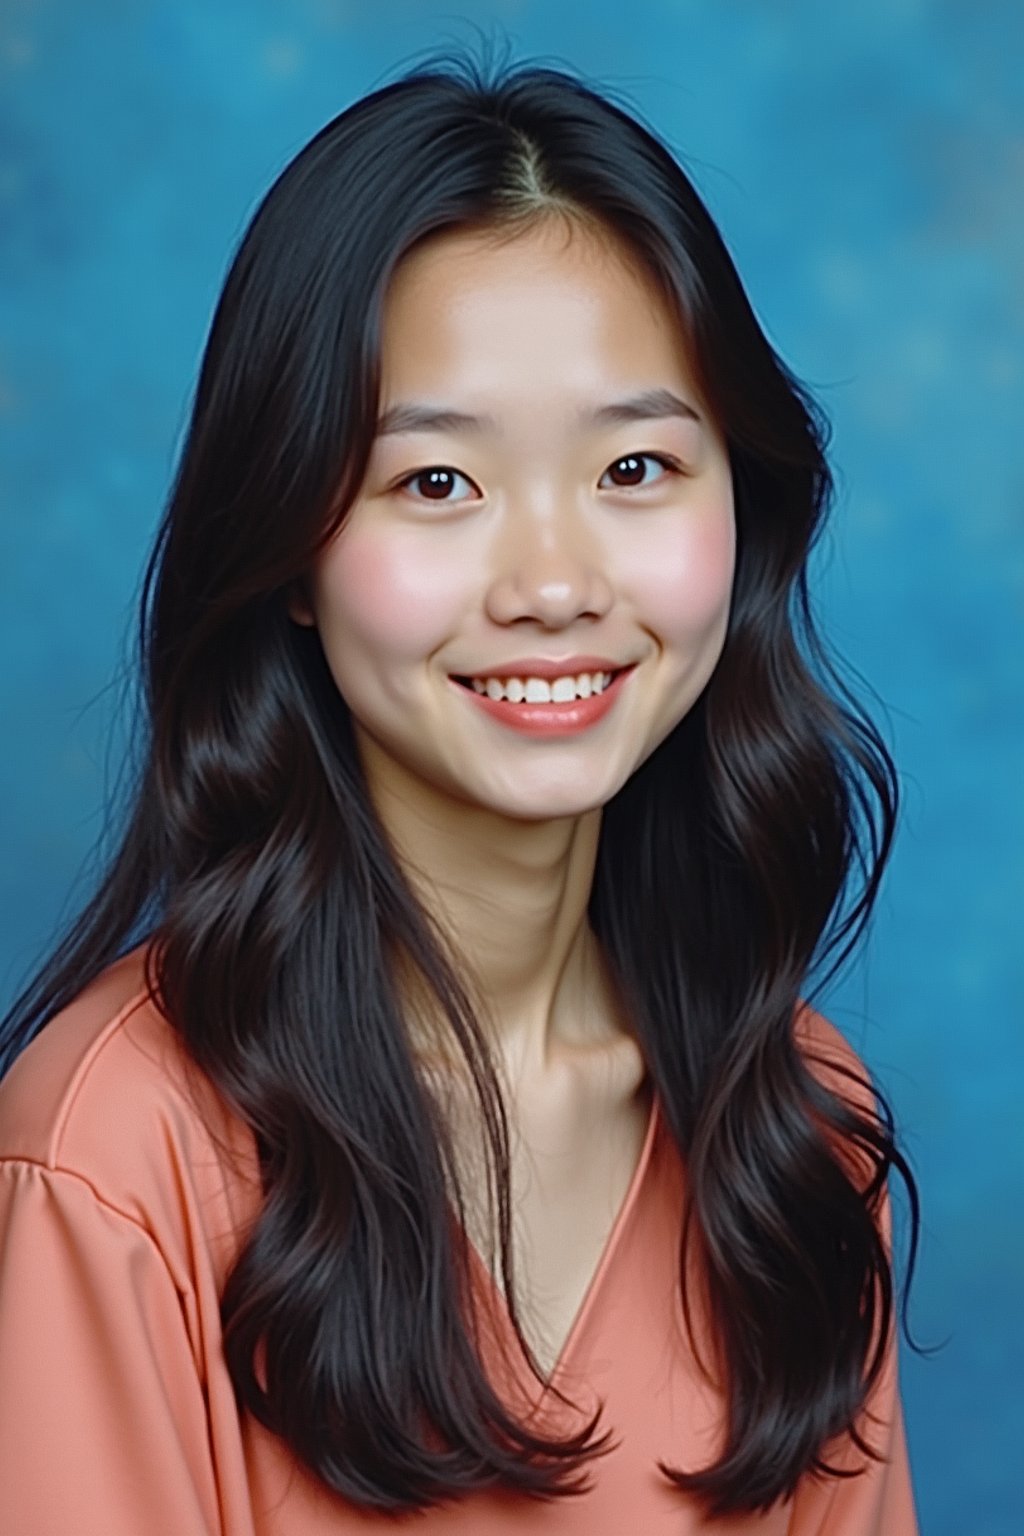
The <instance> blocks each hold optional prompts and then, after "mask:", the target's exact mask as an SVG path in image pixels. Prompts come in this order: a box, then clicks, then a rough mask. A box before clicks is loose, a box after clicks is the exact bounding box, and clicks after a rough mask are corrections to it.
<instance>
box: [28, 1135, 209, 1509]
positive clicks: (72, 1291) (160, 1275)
mask: <svg viewBox="0 0 1024 1536" xmlns="http://www.w3.org/2000/svg"><path fill="white" fill-rule="evenodd" d="M0 1530H3V1531H11V1532H14V1531H18V1532H23V1533H25V1536H29V1533H31V1536H68V1533H69V1532H72V1531H73V1532H74V1533H75V1536H139V1533H140V1532H143V1531H144V1532H145V1533H146V1536H172V1533H173V1536H182V1533H183V1532H186V1531H187V1532H189V1533H190V1536H214V1533H218V1536H219V1533H220V1531H221V1525H220V1520H219V1518H218V1514H217V1495H216V1483H215V1478H214V1473H213V1467H212V1463H211V1458H210V1451H209V1435H208V1428H207V1422H206V1412H205V1399H204V1393H203V1385H202V1382H201V1380H200V1377H199V1372H198V1371H197V1368H196V1364H195V1359H194V1356H193V1352H192V1347H191V1344H190V1340H189V1334H188V1326H187V1318H186V1313H185V1309H184V1306H183V1298H182V1295H181V1293H180V1292H179V1289H178V1287H177V1286H176V1284H175V1282H174V1279H173V1277H172V1275H171V1272H170V1270H169V1269H168V1267H167V1264H166V1262H165V1260H164V1257H163V1255H162V1254H161V1252H160V1250H159V1248H158V1246H157V1244H156V1243H155V1241H154V1239H153V1237H152V1236H151V1235H150V1233H149V1232H148V1231H147V1230H146V1229H145V1228H144V1227H143V1226H141V1225H140V1224H139V1223H138V1222H137V1221H135V1220H134V1219H133V1218H131V1217H130V1216H126V1215H124V1214H122V1213H121V1212H120V1211H117V1210H115V1209H114V1208H113V1207H111V1206H110V1205H108V1204H106V1203H104V1202H103V1201H102V1200H101V1199H100V1198H99V1197H98V1196H97V1195H96V1193H95V1192H94V1191H93V1189H92V1187H91V1186H90V1185H89V1184H88V1183H87V1182H86V1180H85V1179H83V1178H81V1177H80V1176H79V1175H78V1174H75V1173H69V1172H61V1171H53V1170H51V1169H47V1168H44V1167H43V1166H41V1165H39V1164H37V1163H33V1162H29V1161H23V1160H21V1159H7V1160H5V1161H3V1162H0Z"/></svg>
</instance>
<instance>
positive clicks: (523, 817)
mask: <svg viewBox="0 0 1024 1536" xmlns="http://www.w3.org/2000/svg"><path fill="white" fill-rule="evenodd" d="M382 368H383V372H382V388H381V402H380V407H381V414H383V412H384V411H386V410H388V409H389V408H390V407H392V406H395V405H397V404H399V403H403V404H407V403H413V402H415V403H421V404H428V405H430V406H434V407H437V406H441V405H444V406H446V407H452V408H454V409H456V410H459V411H463V412H469V413H474V414H478V415H479V414H485V413H486V414H489V415H491V416H493V417H494V418H495V421H496V426H495V428H493V429H492V428H487V429H483V430H470V429H466V428H460V429H459V430H456V431H452V430H445V431H438V430H430V431H416V432H409V431H406V432H402V433H395V434H388V435H386V436H378V439H377V441H376V444H375V446H374V451H373V455H372V458H371V462H370V465H369V468H368V471H367V474H366V476H365V479H364V483H363V485H362V487H361V490H360V494H359V496H358V498H357V500H356V501H355V503H354V504H353V506H352V508H351V510H350V512H349V513H348V516H347V519H346V521H345V523H344V524H343V526H342V528H341V529H340V530H339V532H338V534H337V535H336V536H335V538H334V540H333V542H332V543H331V544H330V545H329V546H328V548H327V549H326V550H325V551H324V553H323V554H322V556H321V557H320V559H319V561H318V563H317V565H316V567H315V569H313V570H312V571H311V572H309V573H308V578H307V581H306V584H305V587H304V590H303V592H302V593H299V592H296V593H295V594H294V595H293V597H292V600H291V604H290V612H291V616H292V618H293V619H294V620H295V621H296V622H297V623H301V624H315V625H316V626H317V628H318V630H319V633H320V636H321V640H322V644H323V646H324V651H325V654H326V656H327V660H328V664H329V666H330V669H331V672H332V675H333V676H334V679H335V681H336V683H337V685H338V689H339V692H340V693H341V694H342V696H343V697H344V698H345V700H346V701H347V703H348V705H349V707H350V709H351V711H352V715H353V719H354V723H355V730H356V736H357V741H358V745H359V750H360V755H361V757H362V761H363V763H364V766H365V770H366V774H367V779H368V782H369V785H370V791H371V794H372V796H373V798H374V802H375V804H376V806H377V808H378V811H379V813H380V815H381V817H382V819H383V821H384V824H385V826H386V827H387V829H388V831H389V834H390V835H391V837H392V839H393V842H394V844H395V847H396V848H397V850H398V852H399V855H400V857H401V858H402V860H403V862H404V863H405V864H406V866H407V868H408V869H409V871H410V874H411V877H412V878H413V881H414V883H415V884H416V885H417V887H418V889H419V890H420V892H421V894H422V895H423V896H424V898H425V899H426V900H427V902H428V904H429V906H430V909H431V910H432V911H433V912H434V913H435V915H436V916H437V917H438V918H439V919H440V920H441V922H442V923H443V925H444V926H445V927H446V929H447V931H448V933H449V934H450V936H451V938H452V939H453V941H454V943H455V944H456V946H457V950H458V953H459V954H460V956H462V957H463V958H464V961H465V964H466V967H467V970H468V972H469V974H470V975H472V976H473V977H475V978H476V982H477V985H478V987H479V990H480V994H481V996H482V998H483V999H484V1000H485V1003H486V1009H487V1013H488V1017H489V1020H490V1023H491V1025H492V1026H493V1028H494V1031H495V1037H496V1043H497V1045H498V1047H499V1049H500V1053H501V1055H502V1056H503V1057H504V1061H505V1065H506V1066H507V1067H508V1068H509V1069H510V1070H511V1073H512V1077H513V1078H514V1079H515V1080H517V1081H519V1082H521V1083H522V1082H525V1081H529V1082H531V1083H533V1084H534V1087H535V1090H536V1095H537V1096H539V1097H540V1098H543V1097H544V1096H545V1094H550V1095H554V1096H555V1097H558V1096H561V1097H562V1098H563V1100H564V1097H565V1095H566V1093H567V1092H568V1090H567V1089H566V1087H565V1081H566V1071H568V1075H569V1078H571V1079H573V1080H578V1079H579V1076H580V1071H579V1069H580V1068H581V1066H582V1065H583V1064H584V1063H586V1062H588V1061H590V1060H592V1059H593V1058H594V1057H595V1054H596V1055H599V1056H602V1057H603V1059H604V1061H605V1065H606V1066H607V1065H608V1063H609V1062H612V1063H613V1069H612V1071H611V1072H610V1073H602V1081H603V1082H605V1083H606V1084H607V1085H608V1086H606V1088H605V1089H604V1090H603V1092H604V1093H605V1094H610V1095H611V1097H612V1099H613V1100H617V1101H618V1102H620V1103H621V1102H622V1101H623V1099H625V1098H628V1097H629V1096H630V1095H631V1094H633V1093H635V1091H636V1087H637V1083H638V1081H639V1079H640V1077H642V1072H643V1069H642V1064H641V1063H640V1062H639V1060H638V1057H637V1053H636V1051H635V1049H633V1050H630V1049H629V1047H630V1046H631V1045H632V1041H631V1038H630V1034H629V1029H628V1024H627V1023H626V1022H625V1021H623V1019H622V1018H621V1017H620V1016H619V1012H618V1010H617V1007H616V1003H615V999H614V998H613V997H612V995H611V989H610V987H609V985H608V982H607V979H606V976H605V974H604V971H603V969H602V964H601V960H600V955H599V953H598V951H597V946H596V943H595V941H594V939H593V935H592V934H591V933H590V930H589V928H588V926H587V923H586V905H587V898H588V895H589V891H590V887H591V881H592V876H593V868H594V859H595V854H596V848H597V838H598V832H599V828H600V819H601V808H602V806H603V805H605V804H606V803H607V801H608V800H609V799H610V798H611V797H612V796H613V795H614V794H615V793H616V791H617V790H618V789H619V788H620V787H621V786H622V785H623V784H624V783H625V782H626V780H627V779H628V778H629V777H630V775H631V774H632V773H633V772H634V771H635V769H636V768H637V767H639V765H640V764H641V763H642V762H643V761H644V760H645V759H646V758H647V757H648V756H649V755H650V753H651V752H652V751H653V750H654V749H655V748H656V747H657V746H658V744H659V743H660V742H661V741H662V740H663V739H664V738H665V737H666V735H667V734H668V733H669V732H670V731H671V730H672V728H673V727H674V726H675V725H676V724H677V723H678V722H679V720H680V719H682V718H683V716H684V715H685V714H686V713H687V711H688V710H689V709H690V708H691V706H692V705H693V703H694V701H695V700H696V698H697V697H698V695H699V694H700V692H701V691H702V689H703V688H704V686H705V684H706V683H707V681H708V679H709V677H710V676H711V674H712V671H713V670H714V667H715V663H716V662H717V660H718V657H719V655H720V654H721V649H722V645H723V643H724V638H725V633H726V626H727V620H728V612H729V602H730V595H731V588H732V579H733V572H734V561H735V520H734V512H733V499H732V482H731V476H730V471H729V463H728V457H727V453H726V448H725V445H724V442H723V441H722V438H721V435H720V433H719V431H718V429H717V427H716V425H715V424H714V422H713V421H712V420H711V419H710V416H709V414H708V412H707V410H706V408H705V406H704V405H703V402H702V400H701V398H700V396H699V393H698V390H697V387H696V383H695V379H694V374H693V371H692V369H691V367H690V365H689V363H688V361H687V357H686V352H685V347H684V344H683V341H682V338H681V335H680V327H679V323H678V320H677V318H676V317H675V316H674V315H673V314H672V313H671V312H670V311H669V309H668V308H667V306H666V305H665V303H664V300H663V299H662V297H661V296H660V294H659V293H658V291H657V290H656V288H655V287H654V286H653V284H652V283H651V281H650V279H649V278H648V276H647V275H646V274H645V273H644V272H643V270H642V269H641V268H639V267H638V265H637V263H636V260H635V258H633V257H632V256H631V254H630V253H628V252H627V251H626V250H624V249H623V248H622V247H621V246H619V245H618V244H617V243H616V241H615V238H614V236H613V235H611V234H610V233H605V232H603V231H601V232H598V231H596V230H594V229H592V228H584V227H581V226H578V225H567V224H566V222H565V221H563V220H561V219H548V220H545V221H543V222H541V223H538V224H535V225H533V226H531V227H530V228H529V229H528V230H527V231H526V232H520V233H517V234H515V235H513V236H511V237H510V236H509V234H508V231H505V232H503V233H502V234H501V235H499V236H498V237H497V238H496V237H495V233H494V232H493V231H488V230H474V231H466V230H463V231H459V232H457V233H445V234H443V235H440V236H434V237H432V238H430V239H429V240H427V241H426V242H423V243H421V244H420V245H419V246H417V247H416V248H415V249H414V250H413V251H412V252H410V253H409V254H408V255H407V256H406V257H405V259H404V261H403V262H402V263H401V264H400V266H399V268H398V269H397V271H396V274H395V276H394V278H393V280H392V284H391V287H390V290H389V293H388V295H387V298H386V303H385V312H384V324H383V352H382ZM655 387H663V388H667V389H671V390H673V391H674V392H675V393H676V394H678V395H680V396H682V398H683V399H684V400H685V401H686V402H688V404H689V405H690V406H691V407H692V408H693V410H694V411H695V412H696V413H697V415H698V417H699V420H698V421H695V420H692V419H688V418H685V417H665V418H663V419H649V420H644V421H633V422H620V423H618V424H611V425H608V424H604V425H598V426H595V425H593V424H582V425H581V423H580V421H579V420H578V419H577V418H578V415H579V413H580V412H581V411H582V410H585V409H586V408H588V407H594V406H598V405H604V404H607V403H608V402H610V401H612V400H618V399H621V398H623V397H626V396H630V395H633V394H635V393H637V392H639V391H641V390H649V389H652V388H655ZM641 454H656V455H665V456H666V457H667V458H668V459H671V460H673V461H675V463H676V464H677V465H678V466H679V468H673V467H671V466H663V465H662V464H661V463H659V462H658V460H657V459H646V458H641V459H640V460H639V464H636V463H630V462H627V463H626V464H622V463H620V462H619V461H620V460H623V459H624V458H625V459H628V457H629V456H630V455H641ZM438 467H443V468H447V469H448V470H449V471H453V472H454V473H453V474H451V475H450V476H449V478H448V480H446V481H444V482H442V483H441V484H440V486H439V488H438V489H433V486H432V483H431V482H430V481H429V478H428V476H429V472H430V471H431V470H432V469H436V468H438ZM417 471H419V472H421V473H420V475H419V477H418V478H415V479H409V477H410V476H414V475H415V473H416V472H417ZM424 471H425V472H427V473H426V474H425V473H422V472H424ZM401 482H405V483H404V484H403V483H401ZM638 482H643V483H642V484H640V483H638ZM434 483H435V484H436V482H434ZM583 654H587V655H597V656H602V657H605V656H606V657H608V658H610V659H611V660H613V661H614V662H615V663H617V664H618V665H626V664H628V663H635V664H636V665H635V670H634V671H633V672H632V674H631V675H630V676H628V677H627V678H626V679H625V683H624V685H623V687H622V689H621V692H620V696H619V697H618V698H617V700H616V702H615V704H614V706H613V707H612V709H611V710H610V711H609V712H608V713H607V714H606V715H605V717H604V718H603V719H601V720H600V721H598V722H597V723H596V724H594V725H593V726H591V727H590V728H589V729H587V730H585V731H583V732H581V733H577V734H575V735H568V736H558V737H554V738H550V737H549V738H543V739H538V738H536V737H532V736H527V735H524V734H521V733H519V732H517V731H515V730H512V729H509V728H508V727H506V726H503V725H501V724H500V723H497V722H495V721H494V720H493V719H491V718H489V717H488V716H487V715H486V714H485V713H484V712H483V711H482V710H481V709H480V708H479V707H478V706H477V705H476V703H475V701H474V697H473V695H472V694H470V693H467V692H466V691H465V690H464V689H463V688H461V687H460V686H459V685H458V684H456V683H455V682H454V681H453V680H452V675H453V674H467V673H472V674H488V673H493V674H496V675H506V676H507V675H508V674H509V670H510V669H509V668H508V666H507V665H506V663H507V662H509V661H510V660H512V659H513V658H517V657H538V656H539V657H549V658H552V659H556V660H563V659H565V658H567V657H571V656H573V655H583ZM567 670H576V669H574V668H570V669H567Z"/></svg>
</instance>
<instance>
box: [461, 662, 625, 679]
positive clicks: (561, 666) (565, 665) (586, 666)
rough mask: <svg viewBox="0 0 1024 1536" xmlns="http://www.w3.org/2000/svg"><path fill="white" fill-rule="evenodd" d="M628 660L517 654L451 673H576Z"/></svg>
mask: <svg viewBox="0 0 1024 1536" xmlns="http://www.w3.org/2000/svg"><path fill="white" fill-rule="evenodd" d="M631 665H632V663H631V662H623V661H610V660H609V658H608V657H607V656H564V657H562V658H561V659H557V658H556V659H555V660H552V659H551V657H549V656H520V657H517V658H514V659H513V660H512V661H503V662H496V663H495V664H494V665H493V666H490V667H481V668H480V669H479V670H477V671H475V672H455V673H453V674H452V675H453V676H454V677H519V678H524V677H542V678H546V679H548V681H550V680H551V679H553V678H556V677H578V676H579V675H580V673H581V672H621V671H622V670H623V668H624V667H627V666H631Z"/></svg>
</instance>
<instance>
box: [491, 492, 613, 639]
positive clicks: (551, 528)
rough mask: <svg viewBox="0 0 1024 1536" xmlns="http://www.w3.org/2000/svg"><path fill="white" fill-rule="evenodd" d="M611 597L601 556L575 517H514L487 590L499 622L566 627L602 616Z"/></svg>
mask: <svg viewBox="0 0 1024 1536" xmlns="http://www.w3.org/2000/svg"><path fill="white" fill-rule="evenodd" d="M612 597H613V594H612V587H611V584H610V582H609V580H608V577H607V575H606V574H605V570H604V562H603V560H602V558H601V552H600V550H599V548H598V547H597V544H596V542H595V541H594V540H593V539H592V538H591V537H588V536H587V533H586V531H585V529H584V528H583V527H582V526H581V525H580V520H579V519H578V518H577V517H576V516H574V515H572V514H567V515H559V513H557V512H554V513H552V514H551V515H538V516H534V517H530V516H525V515H524V516H521V517H520V516H512V517H510V518H509V520H508V525H507V527H506V529H505V531H504V537H503V538H502V539H501V540H500V544H499V548H498V549H497V550H496V551H495V560H494V575H493V579H492V580H491V582H490V585H489V587H488V591H487V602H486V607H487V614H488V617H489V618H490V619H492V620H493V621H494V622H495V623H497V624H514V623H516V622H517V621H518V620H523V619H526V620H530V619H532V620H534V621H535V622H536V623H538V624H541V625H542V626H543V627H544V628H545V629H564V628H565V627H566V625H569V624H571V623H573V621H574V620H576V619H578V618H592V619H599V618H602V617H603V616H604V615H605V614H606V613H607V612H608V610H609V608H610V607H611V604H612Z"/></svg>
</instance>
